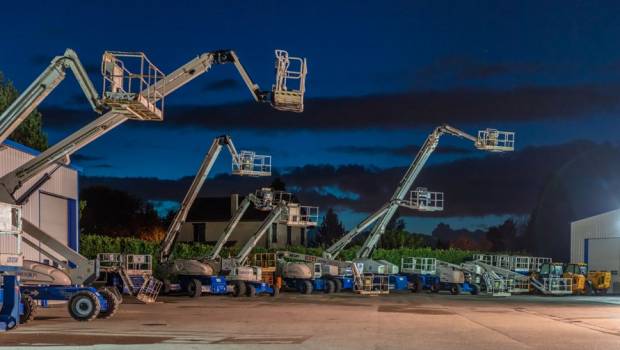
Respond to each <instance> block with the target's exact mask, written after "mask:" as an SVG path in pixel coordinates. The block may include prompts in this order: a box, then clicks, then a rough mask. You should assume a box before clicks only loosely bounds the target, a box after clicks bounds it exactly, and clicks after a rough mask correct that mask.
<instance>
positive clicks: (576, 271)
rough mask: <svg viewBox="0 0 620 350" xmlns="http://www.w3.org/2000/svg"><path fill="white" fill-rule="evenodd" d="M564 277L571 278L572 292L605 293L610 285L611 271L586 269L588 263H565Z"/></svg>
mask: <svg viewBox="0 0 620 350" xmlns="http://www.w3.org/2000/svg"><path fill="white" fill-rule="evenodd" d="M564 277H566V278H572V279H573V294H605V293H607V290H608V289H609V288H610V287H611V272H609V271H588V264H586V263H577V264H567V265H566V266H565V268H564Z"/></svg>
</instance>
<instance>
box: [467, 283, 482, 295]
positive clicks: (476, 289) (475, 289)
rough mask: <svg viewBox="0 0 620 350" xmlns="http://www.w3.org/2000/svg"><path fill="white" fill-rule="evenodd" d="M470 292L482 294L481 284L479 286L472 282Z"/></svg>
mask: <svg viewBox="0 0 620 350" xmlns="http://www.w3.org/2000/svg"><path fill="white" fill-rule="evenodd" d="M469 294H471V295H478V294H480V286H478V285H477V284H472V285H471V292H469Z"/></svg>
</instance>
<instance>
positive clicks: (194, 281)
mask: <svg viewBox="0 0 620 350" xmlns="http://www.w3.org/2000/svg"><path fill="white" fill-rule="evenodd" d="M224 146H225V147H226V148H227V149H228V151H229V152H230V155H231V157H232V173H233V174H234V175H239V176H253V177H259V176H271V157H270V156H264V155H257V154H255V153H254V152H250V151H242V152H241V153H238V152H237V149H236V148H235V145H234V144H233V142H232V139H231V138H230V136H228V135H222V136H218V137H216V138H215V139H214V140H213V143H212V144H211V147H210V148H209V151H208V152H207V154H206V155H205V157H204V159H203V161H202V164H201V165H200V168H199V169H198V172H197V174H196V176H195V177H194V181H193V182H192V184H191V185H190V188H189V190H188V191H187V194H186V195H185V198H183V201H182V202H181V206H180V208H179V211H178V212H177V214H176V215H175V217H174V219H173V220H172V223H171V224H170V227H169V228H168V231H167V232H166V236H165V237H164V239H163V240H162V242H161V246H160V250H159V261H160V264H161V265H162V266H161V267H162V268H161V270H162V277H163V280H164V292H166V293H167V292H170V291H178V290H184V291H186V292H187V293H188V294H189V295H191V296H199V295H200V293H202V291H204V292H206V293H210V294H225V293H228V290H227V288H226V283H225V280H223V279H222V278H219V277H217V276H215V275H216V274H217V270H218V268H217V266H216V264H211V263H208V262H206V263H205V262H201V261H199V260H197V259H175V260H173V261H171V260H170V257H171V255H172V251H173V249H174V246H175V244H176V241H177V239H178V237H179V234H180V233H181V228H182V226H183V223H184V222H185V220H186V218H187V214H188V213H189V210H190V209H191V207H192V204H193V203H194V201H195V200H196V197H197V196H198V193H199V192H200V189H201V188H202V186H203V184H204V182H205V181H206V179H207V177H208V176H209V172H210V171H211V168H212V167H213V164H215V161H216V160H217V157H218V155H219V154H220V151H221V150H222V147H224ZM172 282H175V283H174V284H173V283H172ZM198 283H200V284H198ZM198 286H199V287H200V288H197V287H198ZM203 287H204V288H203Z"/></svg>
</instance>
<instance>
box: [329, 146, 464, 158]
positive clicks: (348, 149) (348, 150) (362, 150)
mask: <svg viewBox="0 0 620 350" xmlns="http://www.w3.org/2000/svg"><path fill="white" fill-rule="evenodd" d="M419 149H420V145H406V146H402V147H387V146H353V145H351V146H334V147H329V148H327V151H329V152H334V153H344V154H362V155H391V156H407V157H411V156H412V155H415V154H416V153H417V152H418V150H419ZM471 152H472V150H471V149H468V148H465V147H458V146H449V145H445V146H442V145H440V146H438V147H437V149H436V150H435V153H439V154H458V155H463V154H468V153H471Z"/></svg>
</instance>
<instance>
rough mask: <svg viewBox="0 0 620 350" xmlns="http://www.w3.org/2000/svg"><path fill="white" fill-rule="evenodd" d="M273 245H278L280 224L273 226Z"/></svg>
mask: <svg viewBox="0 0 620 350" xmlns="http://www.w3.org/2000/svg"><path fill="white" fill-rule="evenodd" d="M271 243H278V224H276V223H273V224H271Z"/></svg>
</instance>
